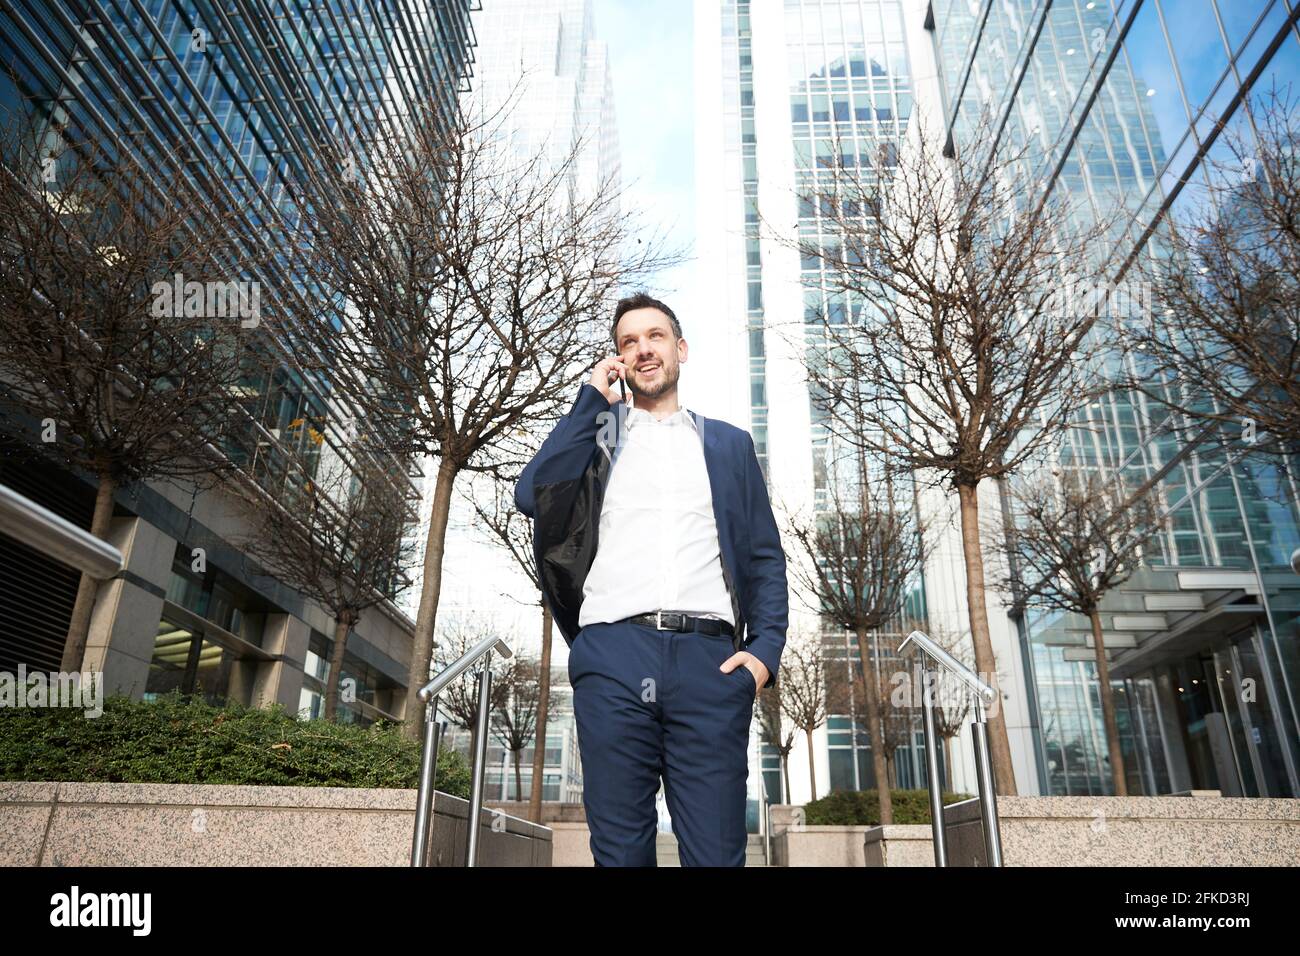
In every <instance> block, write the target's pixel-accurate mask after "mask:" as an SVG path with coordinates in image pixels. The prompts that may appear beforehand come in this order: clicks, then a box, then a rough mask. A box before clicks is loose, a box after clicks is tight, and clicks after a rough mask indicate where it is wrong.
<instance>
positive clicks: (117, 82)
mask: <svg viewBox="0 0 1300 956" xmlns="http://www.w3.org/2000/svg"><path fill="white" fill-rule="evenodd" d="M469 15H470V0H430V2H404V0H403V2H393V3H383V4H370V3H361V2H354V0H329V2H323V3H302V2H296V0H272V2H267V3H260V4H253V3H246V2H243V0H236V2H215V0H200V2H198V3H180V2H175V0H145V2H126V0H98V2H91V3H73V2H63V0H59V2H49V3H47V2H39V3H38V2H27V0H19V2H16V3H11V4H6V5H5V7H4V8H3V10H0V62H2V63H3V73H2V74H0V106H3V107H4V108H5V109H6V111H8V112H9V113H11V114H14V115H23V114H28V115H32V116H35V117H37V118H38V119H43V120H47V121H49V122H50V123H51V124H52V127H53V126H58V127H63V128H66V129H67V130H68V135H67V139H68V140H69V141H70V142H78V141H90V142H95V143H97V144H99V145H100V147H101V148H103V149H105V150H107V151H108V152H109V154H110V156H111V155H112V154H113V151H114V150H123V149H129V150H131V151H132V153H133V158H135V159H137V160H138V161H140V163H141V164H142V165H143V166H144V167H145V169H146V170H147V171H148V172H150V173H151V174H157V176H158V178H159V179H160V180H162V181H166V180H167V179H168V178H169V175H174V174H176V173H177V172H178V171H180V172H183V174H184V176H185V178H186V179H188V180H190V181H193V182H197V183H204V184H206V185H205V188H206V189H208V190H209V191H210V195H206V196H205V198H206V199H207V200H208V201H211V202H212V203H214V204H217V205H219V206H221V207H224V208H229V209H236V210H239V211H240V212H241V214H242V215H243V216H245V217H247V222H248V223H250V224H254V225H255V224H256V223H258V222H265V221H267V220H269V219H271V218H273V217H274V216H275V215H276V214H277V213H284V214H288V215H290V216H292V214H293V203H294V201H295V197H294V196H293V195H292V193H293V189H294V184H295V182H296V181H298V177H299V176H300V175H301V173H302V171H304V170H305V169H307V168H308V167H310V166H311V165H312V164H315V163H318V162H320V156H321V151H320V144H321V143H323V142H324V141H326V140H336V141H339V140H341V141H346V142H349V143H355V144H357V148H359V149H360V148H364V147H363V146H362V145H361V144H363V143H364V142H365V141H366V139H367V138H368V137H369V136H370V135H371V134H372V133H374V132H375V131H376V130H377V129H379V128H380V127H381V126H385V125H386V126H389V127H396V126H399V125H400V124H401V122H402V117H403V114H404V112H405V111H406V110H407V109H408V107H409V106H410V104H412V103H417V102H419V103H422V104H426V105H431V106H432V107H433V108H434V109H435V111H437V112H439V113H440V114H441V115H443V116H450V115H451V112H452V111H453V110H454V109H456V107H457V102H458V98H459V95H460V93H461V92H463V91H465V90H466V89H468V86H469V81H470V76H471V65H472V62H473V59H472V48H473V35H472V29H471V26H470V20H469ZM331 175H332V173H331ZM247 236H248V237H249V238H248V240H247V241H248V242H250V243H252V242H257V241H258V238H259V237H258V231H257V230H256V228H251V229H248V230H247ZM253 251H254V250H251V249H250V252H253ZM263 260H266V261H269V262H270V263H272V266H267V267H265V268H264V269H262V270H261V272H259V274H258V275H257V276H256V277H255V278H256V279H257V280H258V281H259V282H260V284H261V286H262V293H263V298H264V299H267V300H270V301H272V302H275V303H277V305H278V306H279V309H278V312H279V313H280V314H283V315H286V316H293V315H294V314H295V305H296V304H297V302H298V297H297V293H298V291H299V290H298V289H297V288H296V286H295V283H296V282H297V281H298V280H297V279H296V278H295V277H294V276H293V275H292V274H291V273H290V272H287V271H285V270H278V269H276V268H274V267H273V265H274V263H275V259H274V257H268V256H265V255H261V256H259V255H250V257H249V261H263ZM259 344H260V346H261V347H262V348H264V349H265V350H266V352H267V354H268V355H270V356H272V357H273V360H272V361H271V362H270V363H268V364H269V365H270V367H271V368H272V371H269V372H267V373H266V374H265V375H264V376H260V377H258V378H257V379H256V380H249V381H246V382H245V383H243V387H242V400H243V404H244V406H245V408H246V410H247V412H248V419H249V420H248V427H247V429H246V430H245V432H244V433H243V434H241V435H240V436H238V437H237V439H236V440H234V441H233V442H232V443H231V447H229V448H228V449H226V451H227V453H228V454H229V455H230V456H231V457H232V458H233V459H234V460H235V461H236V463H237V464H238V465H239V466H240V467H241V468H242V470H243V472H244V473H245V475H246V476H248V477H250V478H252V479H253V480H255V481H256V482H258V483H259V484H260V485H261V486H262V487H263V488H264V489H266V490H267V491H269V492H271V493H272V494H275V493H277V492H279V491H282V490H284V489H285V487H286V484H287V483H290V482H293V481H300V480H301V479H302V476H301V475H293V474H290V473H289V466H288V462H289V461H290V460H292V459H293V458H294V457H295V456H293V455H290V454H288V452H289V451H291V450H292V449H291V446H297V447H296V450H298V451H300V452H305V453H306V455H305V457H306V458H307V459H308V460H309V466H308V467H309V468H311V469H315V467H316V463H317V462H318V461H320V460H322V459H331V456H332V459H333V460H335V461H336V460H346V457H347V456H346V455H345V454H344V453H343V451H342V445H343V444H345V443H346V442H347V428H346V427H344V426H343V425H342V422H343V421H344V420H346V419H347V417H348V410H347V409H346V408H342V407H340V405H339V400H338V399H337V398H335V397H334V396H333V395H332V394H331V392H332V390H331V388H330V385H329V375H328V374H323V375H312V374H308V373H305V372H303V371H302V369H303V368H305V367H310V365H311V362H310V361H296V360H295V358H298V359H303V358H307V357H308V356H309V355H310V353H311V352H312V349H313V342H312V339H311V336H310V335H309V334H308V333H307V331H306V330H305V329H304V328H300V327H297V326H295V325H294V324H293V322H292V321H285V322H284V323H277V329H276V331H275V334H274V335H272V334H269V333H268V334H266V335H265V336H264V340H263V341H261V342H260V343H259ZM304 423H312V426H313V427H310V428H309V427H305V425H304ZM312 446H317V447H314V448H313V447H312ZM387 472H388V473H389V474H390V475H391V480H392V481H394V482H395V483H397V484H398V486H399V488H405V487H407V486H409V483H410V480H411V479H410V477H409V476H408V475H407V472H406V469H405V468H403V467H401V466H400V465H399V464H397V463H395V462H394V463H392V467H390V468H387ZM307 477H308V478H310V477H311V476H310V475H308V476H307ZM0 480H3V481H4V482H5V483H6V484H11V485H14V486H15V487H17V488H18V490H19V491H21V492H22V493H24V494H26V495H28V496H29V497H32V498H34V499H35V500H36V501H37V502H38V503H41V504H45V505H46V506H47V507H50V508H51V509H53V510H55V511H56V512H58V513H61V514H63V515H64V516H66V517H68V518H69V519H70V520H73V521H76V522H78V523H80V524H82V526H83V527H84V526H86V524H87V523H88V518H89V505H88V502H89V501H90V500H93V497H94V491H93V489H92V488H91V487H90V486H89V485H87V484H86V483H85V482H84V481H82V480H81V479H80V478H79V477H77V476H72V475H69V474H64V473H58V472H57V471H56V470H55V469H53V468H42V467H40V466H33V465H31V464H30V463H27V462H24V463H23V464H22V465H21V466H20V465H18V464H15V463H14V462H12V461H8V460H6V461H4V462H3V463H0ZM117 504H118V508H117V517H116V518H115V521H116V522H118V523H119V524H120V525H121V526H122V528H123V530H124V531H127V530H129V534H128V535H127V536H126V539H127V540H129V541H130V542H131V547H130V549H129V552H128V561H129V569H130V570H129V573H127V574H125V575H123V576H121V577H119V578H117V579H114V580H113V581H111V582H105V584H104V585H103V586H102V587H101V595H100V599H99V602H98V604H99V605H102V606H105V607H108V608H112V609H113V611H112V613H111V616H110V618H109V619H103V620H98V623H97V625H96V629H95V630H94V631H93V632H92V635H91V642H90V646H89V648H88V650H87V658H86V667H87V668H88V669H97V670H102V671H103V672H104V674H105V681H106V684H107V685H108V689H109V691H110V692H112V691H114V690H120V691H122V692H124V693H129V694H132V695H134V696H136V697H140V696H142V695H143V696H144V697H146V698H148V697H150V696H151V695H153V694H156V693H161V692H165V691H168V690H172V689H179V690H182V691H186V692H196V693H203V694H205V695H207V696H208V697H210V698H213V699H218V698H228V699H237V700H241V701H242V702H244V703H259V702H260V703H270V702H272V701H279V702H280V703H282V704H284V705H285V707H286V708H287V709H289V710H290V711H291V712H292V711H297V710H299V709H300V708H301V709H303V710H304V711H305V712H307V713H309V714H312V715H315V714H316V713H317V712H318V710H319V706H320V698H321V692H322V689H323V686H324V685H323V683H322V678H323V677H324V676H325V662H326V661H327V660H328V659H329V656H330V644H331V643H332V642H331V640H330V638H329V637H327V636H326V635H328V634H332V633H333V622H332V620H331V619H330V618H329V617H328V616H327V614H326V613H325V612H324V611H323V610H322V609H321V608H319V607H317V606H315V605H314V604H312V603H311V602H308V601H305V600H303V599H302V597H301V596H300V595H298V594H297V593H295V592H293V591H290V590H289V589H287V588H286V587H284V586H283V585H280V584H279V583H278V582H275V581H273V580H268V579H265V578H260V577H255V576H253V575H252V574H251V573H250V569H249V568H248V566H247V562H246V560H245V558H244V556H243V555H242V554H241V553H240V551H239V549H238V547H237V546H236V545H235V544H234V543H233V542H234V541H236V540H237V539H238V536H239V535H240V534H244V533H247V530H248V529H245V528H241V527H239V526H238V524H237V522H235V521H233V519H232V518H231V517H230V514H231V513H232V512H231V510H230V509H229V508H226V507H224V504H225V502H224V501H223V497H222V493H220V492H210V491H200V490H199V489H197V488H190V487H184V486H181V485H179V484H177V483H170V484H169V483H155V484H148V485H145V486H141V487H137V488H132V489H129V490H128V491H124V492H123V493H121V494H119V495H118V502H117ZM0 548H3V549H4V551H5V553H4V554H3V555H0V606H2V607H0V609H2V610H3V611H4V612H5V616H4V621H5V629H4V631H3V633H2V634H0V668H7V669H12V668H13V666H14V665H15V664H16V663H19V662H24V663H26V664H27V665H28V666H29V667H46V668H48V667H50V666H51V665H57V663H58V661H59V655H60V652H61V649H62V644H63V638H64V635H65V634H66V631H67V626H68V614H69V611H70V608H71V601H72V595H73V594H75V590H76V577H75V575H70V574H69V573H68V572H67V571H66V569H61V568H59V567H58V566H56V565H53V564H51V563H50V562H48V561H46V560H45V559H44V558H42V557H41V556H40V555H37V554H35V553H34V552H29V551H27V550H26V549H25V548H24V546H23V545H21V544H19V543H17V542H13V541H11V540H9V539H4V541H3V542H0ZM195 548H201V549H203V551H204V554H205V561H204V562H201V567H200V569H199V570H196V569H195V562H194V561H192V555H193V554H194V549H195ZM29 573H30V575H31V576H29ZM33 581H37V582H39V584H38V586H33V583H32V582H33ZM412 628H413V624H412V622H411V621H410V620H409V619H407V618H406V617H404V616H403V615H402V614H401V613H400V612H398V611H397V610H396V609H395V608H393V607H392V606H391V605H386V606H384V607H383V608H376V609H375V611H374V612H373V613H368V614H367V615H366V616H365V618H364V619H363V620H362V622H361V623H360V624H359V625H358V626H357V627H356V629H355V631H354V633H353V637H352V640H351V641H350V642H349V645H348V654H347V658H346V660H345V664H344V676H345V677H351V678H353V679H355V680H356V685H357V698H358V699H357V701H356V702H355V703H351V704H345V705H343V706H342V707H341V719H344V720H348V719H351V720H357V721H362V722H369V721H371V720H373V719H375V718H376V717H379V716H384V715H394V716H400V714H401V712H402V708H403V706H404V701H405V691H406V688H405V683H406V673H407V664H406V660H405V658H406V656H407V655H408V654H409V647H410V635H411V631H412ZM56 669H57V667H56Z"/></svg>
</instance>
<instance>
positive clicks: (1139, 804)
mask: <svg viewBox="0 0 1300 956" xmlns="http://www.w3.org/2000/svg"><path fill="white" fill-rule="evenodd" d="M997 804H998V828H999V829H1000V830H1001V832H1002V860H1003V864H1004V865H1005V866H1297V865H1300V800H1296V799H1281V798H1272V797H1202V796H1184V797H1172V796H1169V797H998V798H997ZM944 819H945V820H946V821H947V824H946V833H947V837H948V863H949V865H950V866H983V865H984V836H983V827H982V825H981V823H980V816H979V801H978V800H963V801H962V802H961V803H953V804H949V805H948V806H947V807H945V808H944Z"/></svg>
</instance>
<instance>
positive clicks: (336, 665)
mask: <svg viewBox="0 0 1300 956" xmlns="http://www.w3.org/2000/svg"><path fill="white" fill-rule="evenodd" d="M354 623H356V617H355V615H353V614H352V613H351V612H350V611H341V612H340V613H339V616H338V617H337V618H335V619H334V646H333V647H332V648H330V669H329V673H328V674H327V675H326V677H325V719H326V720H333V719H334V718H335V717H336V716H337V715H338V709H339V681H341V680H342V679H343V655H344V654H346V653H347V649H348V632H349V631H351V630H352V625H353V624H354Z"/></svg>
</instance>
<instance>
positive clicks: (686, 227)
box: [595, 0, 695, 341]
mask: <svg viewBox="0 0 1300 956" xmlns="http://www.w3.org/2000/svg"><path fill="white" fill-rule="evenodd" d="M692 19H693V18H692V13H691V0H659V2H655V3H648V2H646V0H595V21H596V36H597V37H599V38H600V39H602V40H604V41H605V42H606V43H607V44H609V58H610V65H611V70H612V72H613V84H614V107H615V110H616V113H617V116H618V138H619V151H620V153H621V159H622V166H623V186H624V189H625V190H626V200H627V201H628V202H629V203H630V204H633V205H635V206H636V207H638V208H640V209H641V210H643V211H644V213H645V215H646V218H645V221H646V222H655V223H656V224H657V225H658V226H659V227H660V230H661V232H663V233H664V234H665V235H666V237H667V241H668V244H669V245H672V246H675V247H680V246H686V247H687V248H688V249H690V248H691V244H692V243H693V242H694V238H695V211H694V192H695V183H694V180H695V175H694V173H695V149H694V121H695V117H694V110H693V107H694V103H695V97H694V93H693V91H692V83H691V73H692V67H693V51H692ZM651 212H653V215H651V214H650V213H651ZM693 278H694V277H693V271H692V265H691V263H689V262H688V263H686V264H684V265H683V266H680V267H678V268H676V269H674V270H670V271H667V272H665V273H663V274H662V275H661V276H659V277H658V278H657V279H656V280H655V285H656V287H657V289H658V291H659V292H661V293H662V295H660V296H659V298H662V299H663V300H664V301H665V302H666V303H667V304H668V305H669V307H670V308H672V310H673V311H674V312H676V313H677V314H678V318H680V319H681V320H682V321H683V322H685V320H686V316H685V315H684V314H683V313H684V311H686V310H684V309H682V308H679V305H678V303H679V302H681V303H682V304H683V305H685V304H687V303H686V302H685V300H684V297H688V296H689V294H690V293H689V288H690V285H691V283H692V282H693ZM688 341H689V337H688Z"/></svg>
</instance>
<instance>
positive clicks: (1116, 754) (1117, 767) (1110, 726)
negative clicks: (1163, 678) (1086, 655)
mask: <svg viewBox="0 0 1300 956" xmlns="http://www.w3.org/2000/svg"><path fill="white" fill-rule="evenodd" d="M1088 619H1089V620H1090V621H1091V622H1092V650H1093V653H1094V654H1096V655H1097V683H1098V685H1099V686H1100V690H1101V694H1100V696H1101V716H1102V718H1103V719H1104V720H1105V722H1106V748H1107V750H1108V751H1109V752H1110V779H1111V783H1112V784H1113V785H1114V787H1115V796H1117V797H1127V796H1128V780H1127V779H1126V778H1125V776H1124V752H1123V750H1122V749H1121V748H1120V745H1119V721H1118V720H1116V719H1115V695H1114V694H1113V693H1112V692H1111V689H1110V664H1108V663H1107V661H1106V646H1105V644H1103V643H1102V637H1101V612H1100V611H1098V610H1097V609H1096V608H1093V609H1092V611H1091V613H1090V614H1089V615H1088Z"/></svg>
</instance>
